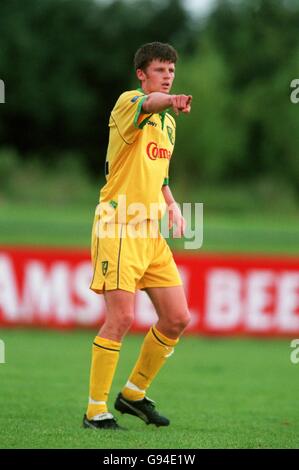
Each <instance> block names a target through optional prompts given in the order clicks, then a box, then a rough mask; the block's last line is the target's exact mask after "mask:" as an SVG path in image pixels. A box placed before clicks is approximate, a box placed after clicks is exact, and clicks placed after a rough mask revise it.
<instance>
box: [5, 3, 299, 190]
mask: <svg viewBox="0 0 299 470" xmlns="http://www.w3.org/2000/svg"><path fill="white" fill-rule="evenodd" d="M298 28H299V3H298V2H297V1H294V0H293V1H291V2H287V1H285V0H239V1H238V2H236V1H232V0H231V1H229V0H218V2H217V3H216V5H215V7H214V9H213V11H212V13H211V14H210V15H209V16H207V17H205V18H199V19H197V20H196V19H194V18H193V17H191V15H190V13H187V11H186V10H185V9H184V7H183V4H182V2H181V1H180V0H159V1H158V0H138V1H124V0H116V1H110V2H104V3H102V2H101V1H96V0H26V1H25V2H24V1H23V0H1V1H0V78H1V79H3V80H4V82H5V86H6V90H5V91H6V103H5V104H2V105H0V112H1V120H0V143H1V146H2V147H10V148H14V149H16V150H17V151H18V152H19V154H20V155H21V158H23V159H24V160H26V159H27V160H28V159H30V158H32V155H37V156H38V158H39V159H40V160H41V161H42V162H44V163H45V164H48V165H49V164H50V165H51V164H52V162H55V161H57V160H59V158H60V156H61V155H62V154H64V153H68V154H74V158H75V155H76V158H79V159H81V160H82V164H83V165H84V166H85V167H86V168H87V169H88V171H89V173H90V175H95V176H96V177H99V174H101V175H103V167H104V160H105V155H106V146H107V141H108V119H109V113H110V111H111V109H112V107H113V105H114V103H115V100H116V99H117V97H118V95H119V94H120V93H121V92H122V91H124V90H127V89H130V88H132V87H135V86H137V85H138V83H137V81H136V79H135V77H134V70H133V56H134V52H135V51H136V49H137V48H138V47H139V46H140V45H141V44H143V43H145V42H150V41H154V40H159V41H162V42H169V43H171V44H173V45H174V46H175V47H176V48H177V49H178V51H179V54H180V60H179V62H178V64H177V78H176V81H175V86H174V90H173V91H174V92H183V93H191V94H192V95H193V109H192V114H191V115H190V116H179V117H178V119H177V121H178V127H177V145H176V150H175V155H174V158H173V161H172V164H171V174H173V175H174V177H175V175H176V174H177V175H179V177H180V179H183V180H184V181H186V184H190V183H193V184H194V185H197V184H198V183H200V182H201V183H205V184H206V183H207V184H210V183H221V184H223V183H225V184H231V182H233V181H241V182H246V181H250V180H256V179H271V180H273V181H281V180H283V181H285V182H286V183H287V184H288V185H289V186H290V187H292V188H293V189H294V191H296V192H297V194H298V195H299V158H298V148H299V105H297V106H296V105H294V104H292V103H291V102H290V82H291V81H292V80H293V79H294V78H299V70H298V64H299V41H298ZM187 182H188V183H187Z"/></svg>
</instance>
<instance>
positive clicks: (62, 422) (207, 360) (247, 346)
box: [0, 329, 299, 449]
mask: <svg viewBox="0 0 299 470" xmlns="http://www.w3.org/2000/svg"><path fill="white" fill-rule="evenodd" d="M95 334H96V332H94V331H78V330H76V331H59V332H57V331H42V330H22V329H18V330H9V329H2V331H1V332H0V338H1V339H2V340H3V341H4V344H5V361H6V362H5V363H4V364H0V384H1V393H0V406H1V413H0V429H1V433H0V448H2V449H3V448H34V449H36V448H70V449H73V448H97V449H100V448H101V449H140V448H141V449H150V448H151V449H159V448H160V449H196V448H197V449H200V448H298V446H299V441H298V435H299V407H298V387H299V364H292V363H291V361H290V354H291V348H290V339H280V340H277V339H275V340H274V339H267V340H259V339H249V338H239V339H237V338H203V337H191V336H187V335H186V336H185V337H183V338H182V339H181V341H180V343H179V344H178V346H177V347H176V351H175V354H174V355H173V356H172V357H171V358H170V359H169V361H168V363H167V364H166V365H165V367H164V368H163V369H162V371H161V372H160V374H159V375H158V377H157V378H156V381H155V382H154V383H153V384H152V387H151V388H150V391H149V393H148V395H149V397H150V398H153V399H154V400H156V402H157V406H158V409H159V411H161V412H163V413H165V415H166V416H168V417H169V418H170V420H171V425H170V426H169V427H167V428H156V427H153V426H146V425H145V424H144V423H143V422H142V421H140V420H139V419H137V418H134V417H132V416H128V415H123V416H120V415H118V413H116V416H117V418H118V419H119V423H120V424H121V425H123V426H125V427H126V428H127V431H126V432H125V431H124V432H113V431H108V432H107V431H93V430H89V429H83V428H82V427H81V422H82V416H83V413H84V412H85V408H86V402H87V395H88V378H89V367H90V351H91V344H92V340H93V338H94V336H95ZM141 342H142V335H129V336H127V337H126V339H125V340H124V343H123V347H122V350H121V356H120V361H119V365H118V369H117V372H116V376H115V380H114V384H113V387H112V390H111V394H110V401H109V404H110V405H111V410H112V406H113V400H114V398H115V396H116V394H117V393H118V391H119V389H120V388H121V386H122V385H123V384H124V382H125V381H126V380H127V376H128V374H129V372H130V370H131V368H132V366H133V364H134V362H135V359H136V356H137V353H138V350H139V347H140V345H141Z"/></svg>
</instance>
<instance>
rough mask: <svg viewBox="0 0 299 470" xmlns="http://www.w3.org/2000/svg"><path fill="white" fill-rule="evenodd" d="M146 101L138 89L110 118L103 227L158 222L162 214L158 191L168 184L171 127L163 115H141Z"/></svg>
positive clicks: (172, 138) (101, 207) (169, 118)
mask: <svg viewBox="0 0 299 470" xmlns="http://www.w3.org/2000/svg"><path fill="white" fill-rule="evenodd" d="M146 98H147V96H146V95H145V94H144V92H143V90H142V89H137V90H132V91H126V92H124V93H123V94H122V95H121V96H120V97H119V99H118V100H117V102H116V104H115V106H114V108H113V110H112V112H111V115H110V120H109V127H110V135H109V144H108V149H107V156H106V184H105V186H104V187H103V188H102V190H101V191H100V199H99V201H100V204H99V206H98V208H99V209H98V213H99V214H100V217H101V219H102V221H103V222H115V223H139V222H140V221H142V220H145V219H152V220H159V219H160V218H161V217H162V215H163V213H164V211H165V207H166V205H165V201H164V197H163V194H162V191H161V189H162V186H163V185H165V184H168V169H169V161H170V158H171V155H172V152H173V148H174V143H175V121H174V119H173V117H172V116H171V115H170V114H168V113H167V112H166V111H164V112H163V113H161V114H143V113H142V112H141V108H142V104H143V102H144V100H145V99H146Z"/></svg>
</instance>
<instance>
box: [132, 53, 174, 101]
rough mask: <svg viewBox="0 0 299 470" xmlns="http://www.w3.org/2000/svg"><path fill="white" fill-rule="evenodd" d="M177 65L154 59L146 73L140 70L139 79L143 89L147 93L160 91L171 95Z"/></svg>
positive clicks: (138, 71)
mask: <svg viewBox="0 0 299 470" xmlns="http://www.w3.org/2000/svg"><path fill="white" fill-rule="evenodd" d="M174 74H175V65H174V63H172V62H162V61H161V60H158V59H154V60H152V62H151V63H150V64H149V65H148V66H147V69H146V70H145V71H143V70H141V69H138V70H137V77H138V78H139V80H141V86H142V89H143V90H144V91H145V92H146V93H152V92H153V91H160V92H162V93H169V92H170V90H171V87H172V82H173V80H174Z"/></svg>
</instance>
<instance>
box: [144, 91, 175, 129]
mask: <svg viewBox="0 0 299 470" xmlns="http://www.w3.org/2000/svg"><path fill="white" fill-rule="evenodd" d="M137 91H139V92H140V93H143V94H144V95H145V91H144V90H143V89H142V88H141V87H138V88H137ZM167 112H168V109H165V110H164V111H162V113H159V116H160V119H161V124H162V130H163V129H164V122H165V116H166V113H167Z"/></svg>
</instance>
